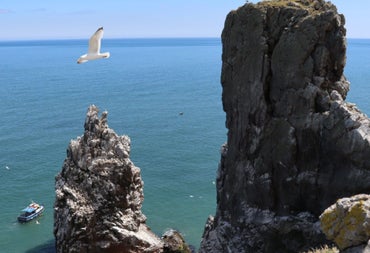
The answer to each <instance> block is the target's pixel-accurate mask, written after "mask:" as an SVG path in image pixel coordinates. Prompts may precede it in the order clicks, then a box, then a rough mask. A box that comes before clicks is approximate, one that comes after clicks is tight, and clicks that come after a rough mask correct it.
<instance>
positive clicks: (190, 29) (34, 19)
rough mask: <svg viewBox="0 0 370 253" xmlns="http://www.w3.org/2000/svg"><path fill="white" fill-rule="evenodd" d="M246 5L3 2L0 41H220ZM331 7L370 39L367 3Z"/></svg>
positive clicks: (214, 1) (216, 1) (231, 0)
mask: <svg viewBox="0 0 370 253" xmlns="http://www.w3.org/2000/svg"><path fill="white" fill-rule="evenodd" d="M245 2H246V0H187V1H179V0H156V1H154V0H105V1H101V0H89V1H76V0H64V1H57V0H48V1H45V0H32V1H29V0H0V24H1V27H2V32H1V33H0V41H1V40H27V39H78V38H86V37H90V36H91V34H92V33H94V32H95V31H96V29H97V28H98V27H100V26H103V27H104V37H106V38H158V37H219V36H220V35H221V32H222V29H223V25H224V21H225V17H226V15H227V13H229V12H230V11H231V10H234V9H237V8H238V7H239V6H242V5H243V4H245ZM250 2H254V3H255V2H257V0H252V1H250ZM332 3H334V4H335V5H336V6H337V8H338V11H339V13H343V14H344V15H345V17H346V28H347V37H348V38H370V28H369V27H370V15H369V11H370V1H369V0H354V1H349V0H332Z"/></svg>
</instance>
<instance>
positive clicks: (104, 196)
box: [54, 106, 163, 253]
mask: <svg viewBox="0 0 370 253" xmlns="http://www.w3.org/2000/svg"><path fill="white" fill-rule="evenodd" d="M129 154H130V139H129V138H128V137H127V136H118V135H117V134H116V133H115V132H114V131H113V130H112V129H110V128H109V127H108V125H107V112H103V113H102V116H101V118H99V117H98V109H97V108H96V107H95V106H90V107H89V109H88V112H87V116H86V121H85V132H84V134H83V136H81V137H79V138H77V140H72V141H71V142H70V144H69V147H68V150H67V158H66V159H65V161H64V164H63V168H62V171H61V172H60V174H58V175H57V177H56V186H55V188H56V189H55V191H56V200H55V206H54V234H55V239H56V248H57V252H78V253H84V252H89V253H94V252H114V253H131V252H148V253H149V252H150V253H154V252H162V250H163V243H162V241H161V240H160V239H159V238H158V237H157V236H156V235H155V234H153V233H152V232H151V231H150V229H149V228H148V227H147V226H146V224H145V221H146V217H145V216H144V215H143V213H142V212H141V206H142V202H143V198H144V196H143V181H142V180H141V175H140V169H139V168H138V167H136V166H135V165H134V164H133V163H132V162H131V160H130V158H129Z"/></svg>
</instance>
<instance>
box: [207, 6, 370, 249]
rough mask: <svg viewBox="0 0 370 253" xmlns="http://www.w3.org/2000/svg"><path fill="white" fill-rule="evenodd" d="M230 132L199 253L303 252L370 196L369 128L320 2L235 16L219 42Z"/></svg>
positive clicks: (336, 22) (332, 22)
mask: <svg viewBox="0 0 370 253" xmlns="http://www.w3.org/2000/svg"><path fill="white" fill-rule="evenodd" d="M222 43H223V55H222V61H223V64H222V75H221V83H222V87H223V93H222V101H223V108H224V111H225V112H226V126H227V128H228V139H227V143H226V144H225V145H224V146H223V148H222V152H221V153H222V154H221V162H220V165H219V169H218V175H217V211H216V215H215V217H211V218H210V219H208V221H207V225H206V229H205V232H204V235H203V239H202V243H201V249H200V252H254V253H256V252H273V253H278V252H284V253H287V252H299V251H304V250H308V249H309V248H311V247H315V246H317V245H320V244H321V243H323V242H325V240H326V239H325V236H324V234H323V233H322V231H321V229H320V224H319V218H318V217H319V215H320V214H321V213H322V212H323V211H324V210H325V209H326V208H327V207H328V206H330V205H331V204H332V203H334V202H335V201H336V200H337V199H338V198H341V197H345V196H351V195H355V194H357V193H368V192H370V162H369V159H368V157H370V127H369V126H370V121H369V119H368V118H367V117H366V116H365V115H364V114H363V113H361V112H360V111H359V110H358V109H357V108H356V106H355V105H353V104H350V103H347V102H346V101H345V98H346V95H347V92H348V90H349V83H348V82H347V81H346V78H345V77H344V76H343V69H344V66H345V60H346V58H345V57H346V56H345V51H346V41H345V29H344V17H343V16H342V15H340V14H338V13H337V10H336V8H335V6H334V5H333V4H331V3H329V2H325V1H323V0H294V1H286V0H274V1H263V2H260V3H258V4H246V5H244V6H242V7H241V8H239V9H238V10H236V11H232V12H231V13H230V14H229V15H228V16H227V19H226V22H225V28H224V30H223V33H222Z"/></svg>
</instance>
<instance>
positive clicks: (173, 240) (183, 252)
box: [161, 229, 192, 253]
mask: <svg viewBox="0 0 370 253" xmlns="http://www.w3.org/2000/svg"><path fill="white" fill-rule="evenodd" d="M161 239H162V240H163V243H164V246H163V253H192V250H191V249H190V247H189V246H188V245H187V244H186V242H185V240H184V237H183V236H182V235H181V234H180V233H179V232H178V231H176V230H173V229H170V230H168V231H166V232H165V233H164V234H163V235H162V238H161Z"/></svg>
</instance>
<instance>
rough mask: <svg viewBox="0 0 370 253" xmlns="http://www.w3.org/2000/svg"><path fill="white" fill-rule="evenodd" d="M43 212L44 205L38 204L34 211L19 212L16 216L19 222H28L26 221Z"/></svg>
mask: <svg viewBox="0 0 370 253" xmlns="http://www.w3.org/2000/svg"><path fill="white" fill-rule="evenodd" d="M43 212H44V206H41V205H40V206H39V208H37V209H36V210H35V212H33V213H31V214H28V215H27V214H21V215H19V216H18V217H17V219H18V221H19V222H22V223H23V222H28V221H31V220H33V219H35V218H37V217H39V216H40V215H41V214H42V213H43Z"/></svg>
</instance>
